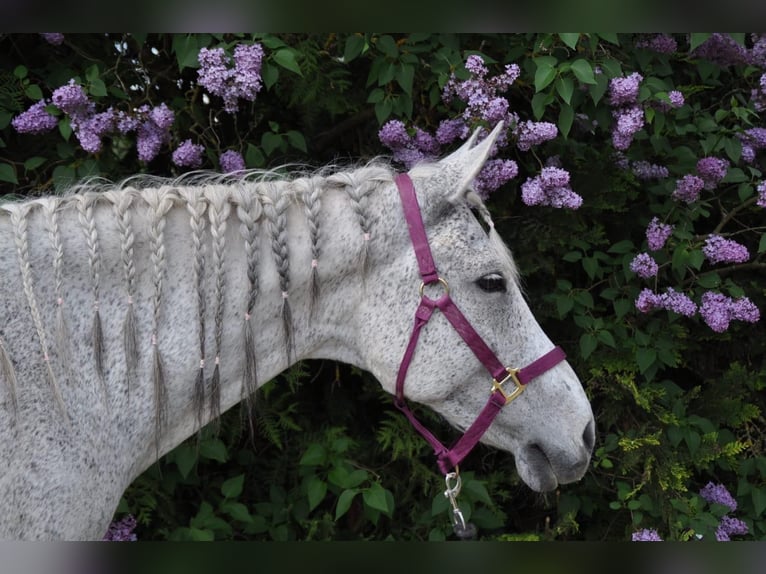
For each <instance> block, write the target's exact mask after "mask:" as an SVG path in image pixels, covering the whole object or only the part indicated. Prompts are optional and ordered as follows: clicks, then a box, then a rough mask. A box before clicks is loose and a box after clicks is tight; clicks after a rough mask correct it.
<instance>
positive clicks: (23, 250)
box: [4, 203, 69, 424]
mask: <svg viewBox="0 0 766 574" xmlns="http://www.w3.org/2000/svg"><path fill="white" fill-rule="evenodd" d="M4 207H5V209H6V210H9V211H10V214H11V224H12V225H13V227H14V231H15V235H16V237H15V241H16V253H17V255H18V258H19V269H20V271H21V282H22V285H23V288H24V295H25V296H26V298H27V305H28V306H29V312H30V313H31V315H32V322H33V323H34V325H35V330H36V331H37V339H38V341H39V342H40V350H41V351H42V353H43V361H44V362H45V368H46V371H47V374H48V382H49V383H50V386H51V390H52V391H53V396H54V398H55V400H56V405H57V406H58V409H59V411H60V412H61V415H62V416H63V417H64V421H65V422H66V423H67V424H69V414H68V413H67V410H66V406H65V405H64V398H63V396H62V395H61V389H60V388H59V384H58V381H57V380H56V376H55V375H54V373H53V368H52V367H51V360H50V356H49V354H48V340H47V337H46V336H45V328H44V327H43V320H42V317H41V316H40V309H39V307H38V306H37V298H36V297H35V290H34V280H33V278H32V267H31V264H30V260H29V237H28V230H27V225H28V219H27V217H28V215H29V210H30V209H31V207H32V204H31V203H27V204H15V205H12V204H8V205H5V206H4Z"/></svg>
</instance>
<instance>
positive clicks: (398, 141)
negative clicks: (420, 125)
mask: <svg viewBox="0 0 766 574" xmlns="http://www.w3.org/2000/svg"><path fill="white" fill-rule="evenodd" d="M378 139H379V140H380V143H382V144H383V145H384V146H386V147H389V148H391V149H392V150H395V149H397V148H401V147H407V146H409V145H410V144H411V143H412V138H411V137H410V134H408V133H407V128H406V127H405V126H404V122H402V121H401V120H389V121H387V122H386V123H385V124H383V127H381V128H380V130H379V131H378Z"/></svg>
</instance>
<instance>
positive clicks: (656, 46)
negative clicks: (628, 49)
mask: <svg viewBox="0 0 766 574" xmlns="http://www.w3.org/2000/svg"><path fill="white" fill-rule="evenodd" d="M636 48H646V49H647V50H652V51H654V52H658V53H660V54H673V53H674V52H676V51H677V50H678V42H676V41H675V40H674V39H673V37H672V36H669V35H668V34H654V35H653V36H652V37H651V38H646V39H643V40H639V41H638V42H636Z"/></svg>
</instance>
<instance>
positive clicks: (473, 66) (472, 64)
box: [465, 54, 489, 78]
mask: <svg viewBox="0 0 766 574" xmlns="http://www.w3.org/2000/svg"><path fill="white" fill-rule="evenodd" d="M465 69H466V70H468V71H469V72H471V73H472V74H473V75H474V76H478V77H480V78H483V77H484V76H486V75H487V73H488V72H489V70H488V69H487V66H485V65H484V60H483V59H482V57H481V56H478V55H476V54H473V55H471V56H468V57H467V58H466V60H465Z"/></svg>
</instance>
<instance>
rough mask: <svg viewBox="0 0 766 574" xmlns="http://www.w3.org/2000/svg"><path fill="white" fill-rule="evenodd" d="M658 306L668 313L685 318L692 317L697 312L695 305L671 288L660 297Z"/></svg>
mask: <svg viewBox="0 0 766 574" xmlns="http://www.w3.org/2000/svg"><path fill="white" fill-rule="evenodd" d="M660 305H661V306H662V307H663V308H664V309H666V310H668V311H673V312H674V313H678V314H679V315H684V316H686V317H692V316H693V315H694V314H695V313H696V312H697V305H696V303H694V301H692V300H691V299H689V297H687V296H686V295H684V294H683V293H679V292H678V291H676V290H675V289H673V288H672V287H668V289H667V291H666V292H665V293H663V294H662V295H660Z"/></svg>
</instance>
